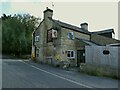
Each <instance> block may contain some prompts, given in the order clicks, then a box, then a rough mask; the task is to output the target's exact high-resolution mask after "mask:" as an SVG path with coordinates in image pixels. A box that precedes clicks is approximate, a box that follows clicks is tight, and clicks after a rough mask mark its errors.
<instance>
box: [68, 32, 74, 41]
mask: <svg viewBox="0 0 120 90" xmlns="http://www.w3.org/2000/svg"><path fill="white" fill-rule="evenodd" d="M69 34H71V35H72V36H73V37H72V38H71V37H70V36H69ZM68 39H70V40H73V39H74V32H68Z"/></svg>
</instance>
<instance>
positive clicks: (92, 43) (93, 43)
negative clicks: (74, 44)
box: [75, 37, 100, 46]
mask: <svg viewBox="0 0 120 90" xmlns="http://www.w3.org/2000/svg"><path fill="white" fill-rule="evenodd" d="M75 39H77V40H80V41H82V42H84V43H86V44H88V45H91V46H100V45H99V44H97V43H95V42H93V41H90V40H86V39H81V38H77V37H75Z"/></svg>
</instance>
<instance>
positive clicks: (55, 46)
mask: <svg viewBox="0 0 120 90" xmlns="http://www.w3.org/2000/svg"><path fill="white" fill-rule="evenodd" d="M43 13H44V19H43V20H42V21H41V23H40V25H39V26H38V28H37V29H36V30H35V31H34V32H33V35H32V37H33V40H32V57H34V58H35V59H36V60H37V61H39V62H42V63H49V64H53V65H60V64H61V63H63V62H66V63H69V64H70V66H79V64H80V63H81V62H83V63H85V46H86V45H89V46H93V45H95V46H99V45H107V44H113V43H118V42H119V41H118V40H116V39H113V38H112V34H114V30H113V29H108V30H102V31H98V32H90V31H89V30H88V23H82V24H80V27H76V26H73V25H70V24H67V23H64V22H61V21H59V20H55V19H53V18H52V16H53V10H51V9H49V8H47V9H46V10H45V11H44V12H43Z"/></svg>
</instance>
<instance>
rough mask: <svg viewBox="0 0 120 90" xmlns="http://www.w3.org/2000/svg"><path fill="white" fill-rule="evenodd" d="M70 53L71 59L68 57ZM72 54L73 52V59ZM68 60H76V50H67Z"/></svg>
mask: <svg viewBox="0 0 120 90" xmlns="http://www.w3.org/2000/svg"><path fill="white" fill-rule="evenodd" d="M68 52H70V57H68ZM72 52H73V57H72V55H71V54H72ZM67 58H69V59H74V58H75V51H74V50H67Z"/></svg>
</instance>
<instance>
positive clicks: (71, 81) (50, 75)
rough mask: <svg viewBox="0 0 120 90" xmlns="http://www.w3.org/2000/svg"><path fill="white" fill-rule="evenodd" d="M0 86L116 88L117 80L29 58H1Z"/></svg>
mask: <svg viewBox="0 0 120 90" xmlns="http://www.w3.org/2000/svg"><path fill="white" fill-rule="evenodd" d="M2 88H118V80H115V79H110V78H103V77H95V76H89V75H85V74H82V73H80V72H75V71H66V70H63V69H60V68H55V67H52V66H49V65H45V64H38V63H34V62H31V61H29V60H17V59H2Z"/></svg>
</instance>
